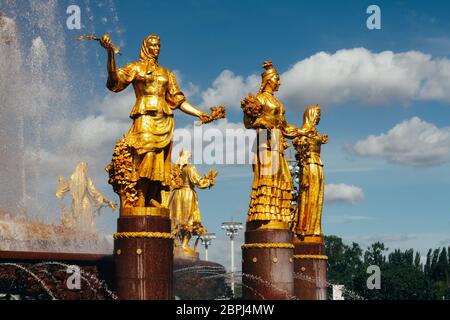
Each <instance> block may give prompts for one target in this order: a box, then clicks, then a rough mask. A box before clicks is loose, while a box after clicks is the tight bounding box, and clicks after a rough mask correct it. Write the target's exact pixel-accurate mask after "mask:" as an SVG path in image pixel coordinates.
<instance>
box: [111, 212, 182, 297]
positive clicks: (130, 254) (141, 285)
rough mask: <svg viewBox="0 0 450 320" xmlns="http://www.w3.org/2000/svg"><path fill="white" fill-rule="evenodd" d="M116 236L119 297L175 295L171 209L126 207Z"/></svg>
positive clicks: (119, 220) (115, 254)
mask: <svg viewBox="0 0 450 320" xmlns="http://www.w3.org/2000/svg"><path fill="white" fill-rule="evenodd" d="M114 239H115V240H114V259H115V279H116V290H117V296H118V298H119V299H120V300H170V299H172V295H173V294H172V286H173V285H172V282H173V238H172V236H171V224H170V218H169V210H168V209H165V208H125V209H123V210H122V211H121V217H120V218H119V219H118V222H117V233H116V234H115V235H114Z"/></svg>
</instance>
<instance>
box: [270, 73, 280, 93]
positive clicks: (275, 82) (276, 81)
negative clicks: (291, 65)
mask: <svg viewBox="0 0 450 320" xmlns="http://www.w3.org/2000/svg"><path fill="white" fill-rule="evenodd" d="M270 84H271V86H272V90H273V91H278V89H279V88H280V84H281V81H280V76H279V75H277V74H275V75H273V77H272V78H271V79H270Z"/></svg>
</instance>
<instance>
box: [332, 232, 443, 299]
mask: <svg viewBox="0 0 450 320" xmlns="http://www.w3.org/2000/svg"><path fill="white" fill-rule="evenodd" d="M325 250H326V254H327V256H328V264H329V270H328V280H329V282H330V283H331V284H341V285H344V286H345V289H346V290H345V291H344V296H345V298H346V299H351V298H354V297H355V296H360V297H362V298H364V299H370V300H372V299H374V300H381V299H382V300H423V299H439V300H441V299H449V298H450V255H449V250H450V247H449V248H445V247H443V248H437V249H434V250H432V249H430V250H429V251H428V253H427V256H426V261H425V263H424V264H423V263H422V261H421V256H420V253H419V252H415V251H414V250H413V249H409V250H405V251H401V250H400V249H395V250H393V251H390V253H388V251H389V248H387V247H386V246H385V245H384V244H383V243H381V242H376V243H373V244H372V245H370V246H369V247H368V248H367V249H366V250H365V251H363V249H361V247H360V246H359V245H358V244H357V243H352V244H351V245H347V244H345V243H344V242H343V241H342V239H341V238H339V237H337V236H326V237H325ZM371 265H376V266H378V267H379V268H380V271H381V288H380V289H371V290H370V289H368V287H367V279H368V277H369V276H370V275H371V273H367V268H368V267H369V266H371ZM346 293H347V294H346ZM350 293H351V294H350Z"/></svg>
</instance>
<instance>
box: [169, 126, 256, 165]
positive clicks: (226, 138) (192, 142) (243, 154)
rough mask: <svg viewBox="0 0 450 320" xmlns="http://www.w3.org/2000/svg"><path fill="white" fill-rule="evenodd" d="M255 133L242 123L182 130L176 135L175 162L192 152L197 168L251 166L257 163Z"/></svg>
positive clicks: (190, 127)
mask: <svg viewBox="0 0 450 320" xmlns="http://www.w3.org/2000/svg"><path fill="white" fill-rule="evenodd" d="M255 137H256V132H255V130H247V129H245V127H244V124H243V123H242V122H237V123H234V122H228V120H227V119H220V120H218V121H215V122H213V123H210V124H207V125H202V126H193V125H188V126H186V127H184V128H178V129H176V130H175V134H174V146H173V150H172V159H173V161H175V159H177V157H178V154H179V152H180V151H181V149H186V150H190V151H191V152H192V161H193V163H194V164H248V163H250V162H251V161H252V160H253V157H252V156H253V154H252V147H253V143H254V141H255Z"/></svg>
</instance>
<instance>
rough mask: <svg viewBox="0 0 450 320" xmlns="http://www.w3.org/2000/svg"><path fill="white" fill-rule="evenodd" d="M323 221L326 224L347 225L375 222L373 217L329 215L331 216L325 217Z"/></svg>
mask: <svg viewBox="0 0 450 320" xmlns="http://www.w3.org/2000/svg"><path fill="white" fill-rule="evenodd" d="M325 219H326V221H327V223H334V224H341V223H344V224H347V223H352V222H358V221H365V222H366V221H370V220H375V218H373V217H369V216H361V215H331V216H325Z"/></svg>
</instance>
